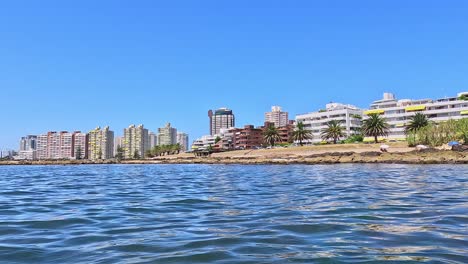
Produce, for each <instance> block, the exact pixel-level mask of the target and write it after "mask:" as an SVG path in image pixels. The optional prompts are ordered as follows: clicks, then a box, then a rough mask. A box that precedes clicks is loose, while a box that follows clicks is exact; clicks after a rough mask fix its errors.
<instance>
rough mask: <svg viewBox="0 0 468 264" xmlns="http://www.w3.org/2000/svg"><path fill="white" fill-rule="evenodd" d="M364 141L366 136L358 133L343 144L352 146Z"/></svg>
mask: <svg viewBox="0 0 468 264" xmlns="http://www.w3.org/2000/svg"><path fill="white" fill-rule="evenodd" d="M363 140H364V136H363V135H362V134H361V133H357V134H354V135H351V136H350V137H348V138H347V139H345V140H343V143H347V144H350V143H356V142H362V141H363Z"/></svg>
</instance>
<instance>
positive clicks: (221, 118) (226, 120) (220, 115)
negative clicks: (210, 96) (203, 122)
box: [208, 108, 236, 136]
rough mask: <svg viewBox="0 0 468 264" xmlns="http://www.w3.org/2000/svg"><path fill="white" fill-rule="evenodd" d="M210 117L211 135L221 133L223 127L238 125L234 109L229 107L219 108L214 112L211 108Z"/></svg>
mask: <svg viewBox="0 0 468 264" xmlns="http://www.w3.org/2000/svg"><path fill="white" fill-rule="evenodd" d="M208 117H209V118H210V135H212V136H213V135H216V134H219V132H220V130H221V129H223V128H231V127H235V125H236V123H235V117H234V114H233V113H232V110H230V109H227V108H219V109H218V110H215V111H214V113H213V111H212V110H209V111H208Z"/></svg>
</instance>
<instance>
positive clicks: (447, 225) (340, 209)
mask: <svg viewBox="0 0 468 264" xmlns="http://www.w3.org/2000/svg"><path fill="white" fill-rule="evenodd" d="M350 262H354V263H468V166H467V165H424V166H419V165H389V164H380V165H365V164H350V165H309V166H308V165H289V166H281V165H258V166H257V165H255V166H253V165H251V166H242V165H89V166H87V165H83V166H3V167H0V263H350Z"/></svg>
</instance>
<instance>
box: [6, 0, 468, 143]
mask: <svg viewBox="0 0 468 264" xmlns="http://www.w3.org/2000/svg"><path fill="white" fill-rule="evenodd" d="M466 14H468V1H463V0H460V1H451V0H447V1H430V0H414V1H407V0H382V1H374V0H369V1H360V0H356V1H347V0H341V1H337V0H326V1H325V0H323V1H320V0H317V1H308V0H304V1H300V0H294V1H275V0H257V1H253V0H236V1H219V0H202V1H200V0H193V1H189V0H187V1H183V0H180V1H178V0H174V1H144V0H141V1H118V0H111V1H110V0H100V1H94V0H81V1H61V0H60V1H48V0H41V1H22V0H17V1H4V2H3V3H2V5H1V8H0V94H1V95H0V98H1V106H2V107H1V109H2V114H1V115H0V149H6V148H12V149H17V148H18V142H19V138H20V137H21V136H24V135H27V134H41V133H45V132H47V131H62V130H68V131H75V130H81V131H89V130H91V129H93V128H95V127H97V126H101V127H102V126H106V125H109V126H110V127H111V130H114V131H115V134H116V135H121V134H123V129H124V128H125V127H127V126H129V125H130V124H144V126H145V127H146V128H148V129H149V130H150V131H157V128H158V127H162V126H164V124H165V123H166V122H170V123H171V124H172V126H174V127H176V128H177V129H178V130H179V131H183V132H186V133H188V134H189V136H190V141H192V140H194V139H195V138H197V137H200V136H202V135H205V134H208V133H209V121H208V116H207V111H208V110H209V109H216V108H219V107H228V108H231V109H232V110H233V111H234V114H235V116H236V126H238V127H239V126H243V125H245V124H253V125H261V124H262V123H263V119H264V113H265V112H267V111H269V110H270V108H271V106H273V105H279V106H282V107H283V109H284V110H285V111H288V112H289V115H290V118H291V119H294V117H295V115H297V114H301V113H306V112H311V111H316V110H318V109H320V108H323V107H324V105H325V104H326V103H329V102H341V103H347V104H354V105H357V106H359V107H363V108H365V107H368V106H369V104H370V103H371V102H372V101H374V100H377V99H380V98H381V97H382V93H383V92H392V93H394V94H395V95H396V96H397V98H399V99H403V98H414V99H418V98H442V97H445V96H455V95H456V94H457V93H458V92H462V91H468V16H467V15H466Z"/></svg>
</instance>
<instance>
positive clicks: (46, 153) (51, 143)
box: [36, 131, 81, 160]
mask: <svg viewBox="0 0 468 264" xmlns="http://www.w3.org/2000/svg"><path fill="white" fill-rule="evenodd" d="M75 134H81V133H80V132H79V131H78V132H73V133H70V132H67V131H61V132H55V131H51V132H48V133H47V134H44V135H39V136H38V137H37V153H36V155H37V159H40V160H46V159H75Z"/></svg>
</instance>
